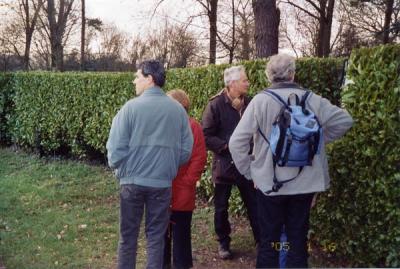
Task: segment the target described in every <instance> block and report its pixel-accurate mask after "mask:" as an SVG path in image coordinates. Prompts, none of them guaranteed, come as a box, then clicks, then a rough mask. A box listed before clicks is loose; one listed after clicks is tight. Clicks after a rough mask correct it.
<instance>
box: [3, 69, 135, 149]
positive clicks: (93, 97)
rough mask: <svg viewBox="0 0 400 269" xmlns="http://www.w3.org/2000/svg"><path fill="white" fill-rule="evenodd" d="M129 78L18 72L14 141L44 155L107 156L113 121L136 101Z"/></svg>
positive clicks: (16, 77)
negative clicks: (129, 101)
mask: <svg viewBox="0 0 400 269" xmlns="http://www.w3.org/2000/svg"><path fill="white" fill-rule="evenodd" d="M132 77H133V75H132V74H128V73H112V74H110V73H47V72H39V73H37V72H32V73H16V74H15V75H14V85H13V87H14V94H15V96H14V98H13V101H14V106H15V108H14V113H13V115H11V122H10V125H11V130H10V132H11V134H12V140H13V142H14V143H17V144H18V145H21V146H25V147H30V148H38V149H40V150H41V151H43V152H44V153H53V152H58V153H72V154H73V155H75V156H78V157H85V155H86V154H87V153H90V152H96V151H97V152H102V153H104V152H105V142H106V140H107V137H108V132H109V129H110V126H111V121H112V118H113V116H114V115H115V114H116V112H117V111H118V109H119V108H120V107H121V106H122V105H123V104H124V103H125V102H126V101H127V100H128V99H129V98H131V97H132V96H133V89H132V87H131V80H132Z"/></svg>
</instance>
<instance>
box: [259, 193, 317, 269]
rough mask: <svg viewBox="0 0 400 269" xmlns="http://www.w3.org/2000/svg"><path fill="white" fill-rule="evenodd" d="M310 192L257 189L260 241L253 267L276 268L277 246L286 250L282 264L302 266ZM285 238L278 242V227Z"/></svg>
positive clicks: (279, 236) (305, 264)
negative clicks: (277, 192) (274, 192)
mask: <svg viewBox="0 0 400 269" xmlns="http://www.w3.org/2000/svg"><path fill="white" fill-rule="evenodd" d="M313 196H314V194H313V193H310V194H298V195H279V196H266V195H264V194H263V193H262V192H261V191H260V190H258V191H257V209H258V213H259V214H258V216H259V218H258V220H259V225H260V245H259V248H258V253H257V263H256V267H257V268H278V267H279V253H280V250H282V249H283V250H287V260H286V268H306V267H308V263H307V258H308V253H307V233H308V226H309V216H310V207H311V201H312V198H313ZM283 226H284V227H285V233H286V236H287V242H283V243H282V244H281V235H282V227H283Z"/></svg>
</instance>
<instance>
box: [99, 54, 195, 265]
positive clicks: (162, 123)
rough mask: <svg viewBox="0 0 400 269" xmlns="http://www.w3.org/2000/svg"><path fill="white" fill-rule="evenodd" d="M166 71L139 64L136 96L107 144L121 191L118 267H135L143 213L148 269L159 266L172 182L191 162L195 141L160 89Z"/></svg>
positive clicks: (183, 115)
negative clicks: (179, 171) (186, 163)
mask: <svg viewBox="0 0 400 269" xmlns="http://www.w3.org/2000/svg"><path fill="white" fill-rule="evenodd" d="M164 82H165V70H164V67H163V66H162V65H161V64H160V63H159V62H157V61H145V62H143V63H142V64H140V65H139V69H138V71H137V73H136V78H135V80H134V84H135V86H136V87H135V88H136V94H137V95H140V96H139V97H137V98H134V99H132V100H130V101H128V102H127V103H126V104H125V105H124V106H123V107H122V108H121V110H120V111H119V112H118V114H117V115H116V116H115V118H114V120H113V123H112V126H111V130H110V135H109V138H108V141H107V151H108V163H109V165H110V167H111V168H113V169H115V170H116V175H117V178H118V179H119V182H120V185H121V189H120V240H119V247H118V268H120V269H122V268H124V269H125V268H129V269H132V268H135V267H136V251H137V238H138V234H139V228H140V223H141V220H142V216H143V213H144V211H146V212H145V218H146V221H145V224H146V239H147V257H148V258H147V268H154V269H159V268H162V266H163V253H164V235H165V232H166V229H167V226H168V221H169V205H170V200H171V183H172V180H173V179H174V178H175V176H176V174H177V171H178V168H179V166H180V165H182V164H184V163H185V162H187V161H188V160H189V158H190V155H191V151H192V146H193V136H192V132H191V129H190V126H189V119H188V116H187V113H186V111H185V110H184V108H183V107H182V106H181V105H180V104H179V103H178V102H176V101H174V100H172V99H171V98H169V97H168V96H167V95H166V94H165V93H164V92H163V91H162V89H161V87H162V86H163V85H164Z"/></svg>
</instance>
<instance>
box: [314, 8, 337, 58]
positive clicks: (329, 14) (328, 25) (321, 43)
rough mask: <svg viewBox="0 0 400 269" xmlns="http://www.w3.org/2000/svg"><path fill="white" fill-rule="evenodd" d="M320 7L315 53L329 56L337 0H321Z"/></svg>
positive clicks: (320, 55)
mask: <svg viewBox="0 0 400 269" xmlns="http://www.w3.org/2000/svg"><path fill="white" fill-rule="evenodd" d="M327 4H328V6H327ZM319 7H320V11H319V19H318V21H319V29H318V40H317V47H316V52H315V54H316V56H318V57H328V56H329V54H330V52H331V48H330V42H331V32H332V18H333V10H334V7H335V0H328V2H327V0H319Z"/></svg>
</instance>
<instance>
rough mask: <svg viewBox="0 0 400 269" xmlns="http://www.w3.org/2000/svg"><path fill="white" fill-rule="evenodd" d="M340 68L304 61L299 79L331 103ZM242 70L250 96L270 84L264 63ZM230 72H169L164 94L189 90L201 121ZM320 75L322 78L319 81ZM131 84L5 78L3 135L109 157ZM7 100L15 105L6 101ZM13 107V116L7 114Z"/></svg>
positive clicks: (1, 83) (88, 78)
mask: <svg viewBox="0 0 400 269" xmlns="http://www.w3.org/2000/svg"><path fill="white" fill-rule="evenodd" d="M341 63H342V60H340V59H339V60H337V59H325V60H317V59H302V60H299V61H298V65H299V69H300V71H299V75H298V77H297V78H298V80H299V81H300V83H302V84H305V85H309V82H311V81H318V83H316V84H315V86H313V85H309V87H310V88H311V89H313V90H315V91H316V92H318V93H322V94H323V95H326V96H327V97H328V98H330V99H331V98H336V97H335V96H334V95H332V94H331V91H333V92H336V93H338V83H337V81H338V78H339V76H340V70H341ZM243 65H244V66H245V67H246V69H247V72H248V75H249V80H250V82H251V88H250V94H251V95H254V94H255V93H256V92H257V91H258V90H260V89H262V88H264V87H265V86H266V85H267V82H266V78H265V75H264V67H265V62H264V61H251V62H250V61H249V62H244V63H243ZM226 67H227V65H210V66H208V67H203V68H193V69H173V70H169V71H168V73H167V85H166V87H165V89H166V90H168V89H172V88H182V89H185V90H186V91H187V92H188V93H189V95H190V97H191V99H192V111H191V114H192V115H194V116H195V117H196V118H198V119H200V118H201V114H202V112H203V110H204V108H205V106H206V104H207V102H208V99H209V98H210V97H211V96H213V95H214V94H216V93H217V92H218V91H219V90H220V89H221V88H222V87H223V77H222V73H223V70H224V69H225V68H226ZM328 67H329V68H328ZM302 69H304V70H305V71H304V72H302V71H301V70H302ZM317 76H319V77H320V78H321V79H320V80H317V79H315V77H317ZM132 79H133V74H131V73H49V72H29V73H14V74H4V75H2V76H0V87H1V88H0V89H2V90H1V93H4V94H3V95H0V96H4V98H2V99H0V108H2V107H5V110H4V109H1V110H0V115H1V117H0V119H1V120H2V121H6V122H5V123H4V125H3V124H2V125H1V126H2V128H3V129H6V130H1V131H2V133H4V134H11V139H12V142H14V143H16V144H18V145H21V146H24V147H28V148H36V149H39V150H40V151H41V152H43V153H44V154H46V153H47V154H50V153H55V152H56V153H72V155H75V156H78V157H85V156H86V154H87V153H88V152H98V153H103V154H104V153H105V143H106V140H107V137H108V132H109V128H110V125H111V121H112V118H113V117H114V115H115V114H116V112H117V111H118V109H119V108H120V107H121V106H122V104H124V103H125V102H126V101H127V100H129V99H130V98H132V97H133V92H134V89H133V86H132V83H131V81H132ZM10 81H11V82H12V83H9V82H10ZM320 81H322V82H323V83H321V82H320ZM303 82H304V83H303ZM307 83H308V84H307ZM6 99H7V100H12V101H13V102H9V101H7V102H2V100H6ZM332 100H333V99H332ZM333 101H335V102H336V101H337V100H333ZM2 103H4V104H5V103H7V106H5V105H4V106H2V105H1V104H2ZM11 107H12V109H13V113H11V112H10V111H9V110H7V109H9V108H11ZM2 111H4V113H3V112H2ZM5 137H8V136H5ZM8 138H10V137H8Z"/></svg>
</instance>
